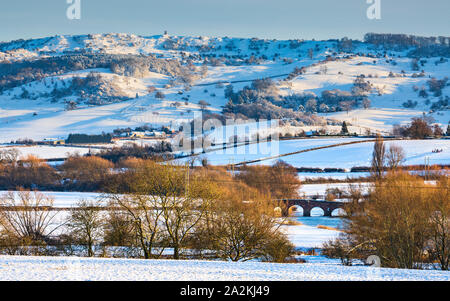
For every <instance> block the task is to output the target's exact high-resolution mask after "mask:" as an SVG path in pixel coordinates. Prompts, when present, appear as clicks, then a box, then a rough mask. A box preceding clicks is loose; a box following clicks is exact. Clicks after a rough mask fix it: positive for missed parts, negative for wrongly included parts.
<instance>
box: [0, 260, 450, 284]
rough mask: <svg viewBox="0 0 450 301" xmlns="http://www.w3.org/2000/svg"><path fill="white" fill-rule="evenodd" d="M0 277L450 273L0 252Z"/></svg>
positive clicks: (397, 277)
mask: <svg viewBox="0 0 450 301" xmlns="http://www.w3.org/2000/svg"><path fill="white" fill-rule="evenodd" d="M0 280H3V281H17V280H25V281H30V280H39V281H69V280H75V281H116V280H125V281H144V280H151V281H169V280H172V281H237V280H242V281H269V280H272V281H292V280H294V281H295V280H297V281H300V280H304V281H314V280H318V281H326V280H328V281H333V280H334V281H364V280H382V281H404V280H414V281H420V280H429V281H438V280H439V281H449V280H450V272H443V271H423V270H402V269H386V268H371V267H365V266H352V267H345V266H341V265H338V264H335V263H330V264H326V263H306V264H276V263H261V262H244V263H233V262H221V261H195V260H190V261H183V260H180V261H175V260H131V259H101V258H73V257H72V258H70V257H69V258H67V257H9V256H0Z"/></svg>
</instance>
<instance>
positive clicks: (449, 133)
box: [446, 122, 450, 136]
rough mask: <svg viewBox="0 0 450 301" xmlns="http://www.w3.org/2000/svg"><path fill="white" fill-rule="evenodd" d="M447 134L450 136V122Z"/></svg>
mask: <svg viewBox="0 0 450 301" xmlns="http://www.w3.org/2000/svg"><path fill="white" fill-rule="evenodd" d="M446 135H447V136H450V122H449V123H448V125H447V133H446Z"/></svg>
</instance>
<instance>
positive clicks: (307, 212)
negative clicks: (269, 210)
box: [278, 199, 345, 216]
mask: <svg viewBox="0 0 450 301" xmlns="http://www.w3.org/2000/svg"><path fill="white" fill-rule="evenodd" d="M278 202H279V204H280V205H283V208H282V214H283V216H288V215H289V211H290V210H291V208H292V207H294V206H299V207H302V209H303V216H311V210H312V209H313V208H317V207H318V208H321V209H322V210H323V212H324V216H331V213H332V212H333V211H334V210H336V209H338V208H344V205H345V203H342V202H329V201H320V200H313V199H304V200H279V201H278Z"/></svg>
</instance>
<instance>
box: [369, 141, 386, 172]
mask: <svg viewBox="0 0 450 301" xmlns="http://www.w3.org/2000/svg"><path fill="white" fill-rule="evenodd" d="M385 154H386V148H385V146H384V142H383V137H381V135H380V134H378V135H377V138H376V141H375V144H374V146H373V153H372V173H373V175H374V176H375V177H376V178H377V179H381V178H382V177H383V172H384V162H385Z"/></svg>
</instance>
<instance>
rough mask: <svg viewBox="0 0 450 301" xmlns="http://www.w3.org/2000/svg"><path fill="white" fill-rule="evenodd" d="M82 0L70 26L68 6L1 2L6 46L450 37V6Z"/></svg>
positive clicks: (430, 0)
mask: <svg viewBox="0 0 450 301" xmlns="http://www.w3.org/2000/svg"><path fill="white" fill-rule="evenodd" d="M380 1H381V20H369V19H368V18H367V17H366V10H367V8H368V7H369V4H367V3H366V0H340V1H339V0H220V1H218V0H158V1H155V0H81V8H82V10H81V13H82V16H81V20H68V19H67V17H66V9H67V7H68V4H67V3H66V0H1V2H2V3H1V4H0V41H9V40H12V39H19V38H24V39H28V38H36V37H45V36H52V35H57V34H85V33H106V32H124V33H135V34H139V35H153V34H162V33H163V32H164V30H167V31H168V32H169V34H171V35H195V36H197V35H206V36H233V37H260V38H277V39H295V38H303V39H312V38H315V39H328V38H341V37H344V36H347V37H350V38H357V39H362V37H363V35H364V33H366V32H379V33H387V32H390V33H408V34H416V35H424V36H437V35H445V36H449V35H450V21H449V12H450V1H449V0H380Z"/></svg>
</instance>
